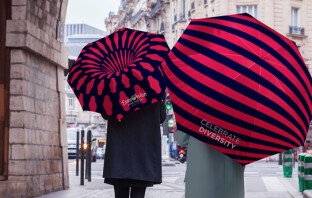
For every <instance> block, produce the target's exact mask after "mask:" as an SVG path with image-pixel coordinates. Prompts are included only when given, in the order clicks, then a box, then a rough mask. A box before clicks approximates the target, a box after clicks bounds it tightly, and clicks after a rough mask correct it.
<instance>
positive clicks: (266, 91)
mask: <svg viewBox="0 0 312 198" xmlns="http://www.w3.org/2000/svg"><path fill="white" fill-rule="evenodd" d="M162 68H163V71H164V75H165V79H166V82H167V87H168V90H169V95H170V98H171V100H172V104H173V109H174V113H175V118H176V121H177V127H178V130H181V131H183V132H186V133H188V134H190V135H192V136H193V137H195V138H197V139H199V140H201V141H203V142H205V143H207V144H208V145H210V146H211V147H213V148H215V149H217V150H218V151H220V152H223V153H225V154H226V155H228V156H229V157H231V158H233V159H234V160H236V161H237V162H239V163H241V164H242V165H245V164H249V163H252V162H254V161H256V160H259V159H261V158H265V157H268V156H270V155H273V154H276V153H279V152H283V151H285V150H288V149H290V148H296V147H299V146H302V145H303V144H304V142H305V138H306V135H307V130H308V127H309V124H310V120H311V109H312V102H311V101H312V95H311V91H312V79H311V76H310V73H309V71H308V68H307V67H306V65H305V64H304V61H303V59H302V57H301V55H300V52H299V50H298V48H297V46H296V45H295V44H294V43H293V42H292V41H291V40H289V39H287V38H286V37H284V36H283V35H281V34H279V33H278V32H276V31H274V30H273V29H271V28H270V27H268V26H266V25H265V24H263V23H261V22H260V21H258V20H257V19H255V18H253V17H252V16H250V15H248V14H238V15H230V16H220V17H214V18H205V19H193V20H191V22H190V24H189V25H188V27H187V28H186V30H185V32H184V33H183V34H182V36H181V37H180V39H179V40H178V42H177V43H176V44H175V46H174V47H173V48H172V50H171V52H170V53H169V54H168V56H167V58H165V60H164V61H163V63H162Z"/></svg>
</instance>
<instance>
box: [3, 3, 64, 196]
mask: <svg viewBox="0 0 312 198" xmlns="http://www.w3.org/2000/svg"><path fill="white" fill-rule="evenodd" d="M3 6H5V7H6V10H3V8H4V7H3ZM66 7H67V0H46V1H37V0H6V1H1V12H2V14H1V21H5V24H6V25H4V24H3V23H1V28H2V30H1V31H3V30H5V29H6V32H5V33H3V32H2V34H1V39H2V40H5V43H1V49H5V50H6V51H7V52H8V54H9V56H6V57H5V61H2V62H1V63H4V64H2V65H1V66H0V70H1V71H0V73H1V72H3V71H5V72H6V73H5V76H7V80H4V81H3V79H1V81H0V82H1V84H0V85H1V86H2V87H3V86H4V89H0V96H1V100H0V101H1V102H0V103H1V104H4V105H3V106H1V108H0V113H1V115H3V116H4V117H1V120H0V121H1V129H0V130H1V131H2V133H4V136H3V137H4V138H3V137H1V139H0V141H1V144H2V143H3V145H4V149H3V150H0V152H1V153H0V155H2V156H4V158H2V159H3V161H2V160H1V161H0V163H1V164H2V165H0V166H1V167H2V169H1V170H2V171H1V172H0V197H34V196H39V195H42V194H46V193H49V192H53V191H57V190H62V189H66V188H68V187H69V182H68V162H67V142H66V114H65V101H64V98H65V97H64V87H65V85H64V69H66V68H67V67H68V60H67V49H66V47H65V46H64V45H63V43H62V42H63V35H64V34H63V33H64V21H65V14H66ZM10 11H11V12H10ZM3 12H7V13H6V16H4V15H3ZM4 67H5V68H6V70H3V69H4Z"/></svg>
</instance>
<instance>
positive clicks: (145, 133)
mask: <svg viewBox="0 0 312 198" xmlns="http://www.w3.org/2000/svg"><path fill="white" fill-rule="evenodd" d="M102 117H103V118H104V119H107V120H108V126H107V141H106V151H105V160H104V172H103V177H104V178H105V182H107V181H106V180H107V179H108V178H109V179H110V178H112V179H131V180H141V181H148V182H151V183H153V184H159V183H161V134H160V123H162V122H164V120H165V118H166V109H165V105H164V102H163V101H162V102H157V103H154V104H151V105H149V106H147V107H144V108H142V109H139V110H137V111H135V112H133V113H131V114H129V115H127V116H125V117H124V118H123V119H122V120H121V122H119V121H118V120H117V119H114V118H109V117H107V116H104V115H103V114H102ZM107 183H108V182H107Z"/></svg>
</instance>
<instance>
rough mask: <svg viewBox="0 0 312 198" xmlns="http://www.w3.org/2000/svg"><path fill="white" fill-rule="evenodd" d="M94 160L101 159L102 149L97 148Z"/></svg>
mask: <svg viewBox="0 0 312 198" xmlns="http://www.w3.org/2000/svg"><path fill="white" fill-rule="evenodd" d="M96 158H97V159H103V149H102V148H98V149H97V151H96Z"/></svg>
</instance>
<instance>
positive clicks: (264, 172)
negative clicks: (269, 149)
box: [41, 161, 303, 198]
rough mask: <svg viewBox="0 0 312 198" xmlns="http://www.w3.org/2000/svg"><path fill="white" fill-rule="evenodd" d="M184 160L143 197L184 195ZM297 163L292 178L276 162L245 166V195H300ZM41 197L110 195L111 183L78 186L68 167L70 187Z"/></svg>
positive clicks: (96, 179)
mask: <svg viewBox="0 0 312 198" xmlns="http://www.w3.org/2000/svg"><path fill="white" fill-rule="evenodd" d="M185 167H186V166H185V164H177V165H176V166H170V167H167V166H163V170H164V171H163V183H162V184H160V185H155V186H154V187H152V188H147V191H146V196H145V197H146V198H184V182H183V181H184V174H185ZM297 168H298V167H297V165H296V166H295V168H294V169H293V177H292V178H284V177H283V175H282V171H283V169H282V166H278V165H277V162H267V163H266V162H265V161H260V162H256V163H253V164H252V165H248V166H246V169H245V191H246V193H245V198H302V197H303V196H302V194H301V193H299V192H298V173H297ZM41 197H42V198H55V197H57V198H72V197H75V198H114V192H113V188H112V186H111V185H107V184H104V183H103V178H101V177H99V176H95V177H93V178H92V182H91V183H90V182H87V181H86V180H85V185H84V186H80V180H79V177H77V176H75V175H73V172H71V171H70V189H68V190H63V191H59V192H54V193H50V194H47V195H44V196H41Z"/></svg>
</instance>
